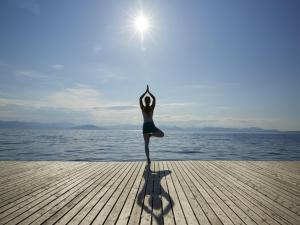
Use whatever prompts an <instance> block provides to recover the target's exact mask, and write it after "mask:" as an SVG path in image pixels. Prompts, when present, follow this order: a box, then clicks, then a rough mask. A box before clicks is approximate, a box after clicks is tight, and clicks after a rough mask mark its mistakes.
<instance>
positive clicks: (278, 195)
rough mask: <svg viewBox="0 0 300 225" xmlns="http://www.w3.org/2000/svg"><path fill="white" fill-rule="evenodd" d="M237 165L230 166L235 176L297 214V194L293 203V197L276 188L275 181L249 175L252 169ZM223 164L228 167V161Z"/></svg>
mask: <svg viewBox="0 0 300 225" xmlns="http://www.w3.org/2000/svg"><path fill="white" fill-rule="evenodd" d="M235 165H236V167H233V166H232V165H231V166H230V167H229V168H230V170H231V171H232V172H234V176H235V177H237V178H238V179H239V180H241V181H242V182H244V183H245V184H246V185H247V186H249V187H251V188H252V189H254V190H255V191H257V192H258V193H260V194H261V195H263V196H265V197H267V198H268V199H270V200H271V201H272V202H276V203H278V204H277V205H278V206H279V205H280V206H282V208H283V207H284V208H286V209H288V210H291V211H293V212H294V213H296V214H297V212H299V206H297V202H298V201H297V200H299V201H300V199H299V198H298V197H297V196H296V195H294V198H295V199H296V202H295V203H293V199H291V198H288V199H286V198H287V197H288V196H286V195H285V194H286V192H285V190H284V189H283V188H282V189H281V191H280V189H275V188H274V184H273V183H271V182H270V183H269V185H268V183H266V182H265V181H264V180H261V179H260V178H258V177H256V176H253V175H252V176H251V175H249V174H250V173H251V171H247V170H245V169H242V168H240V167H239V166H238V164H235ZM223 166H224V167H226V168H228V164H227V163H224V164H223ZM256 180H257V181H256ZM272 185H273V188H271V190H269V189H270V188H269V186H272ZM290 197H291V196H290ZM272 204H274V203H272Z"/></svg>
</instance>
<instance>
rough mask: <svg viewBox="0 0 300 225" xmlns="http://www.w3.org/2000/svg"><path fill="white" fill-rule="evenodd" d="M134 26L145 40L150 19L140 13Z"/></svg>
mask: <svg viewBox="0 0 300 225" xmlns="http://www.w3.org/2000/svg"><path fill="white" fill-rule="evenodd" d="M134 26H135V29H136V30H137V32H138V33H139V34H140V35H141V39H142V40H144V34H145V33H146V32H147V31H148V30H149V26H150V24H149V19H148V18H147V17H146V16H145V15H144V14H143V13H140V14H139V15H137V16H136V17H135V19H134Z"/></svg>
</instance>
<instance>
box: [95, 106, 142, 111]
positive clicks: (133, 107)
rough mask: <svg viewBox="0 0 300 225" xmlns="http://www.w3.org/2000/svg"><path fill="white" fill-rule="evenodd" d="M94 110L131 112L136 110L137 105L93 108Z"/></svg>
mask: <svg viewBox="0 0 300 225" xmlns="http://www.w3.org/2000/svg"><path fill="white" fill-rule="evenodd" d="M94 109H95V110H131V109H138V106H137V105H113V106H104V107H94Z"/></svg>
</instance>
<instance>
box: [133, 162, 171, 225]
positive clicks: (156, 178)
mask: <svg viewBox="0 0 300 225" xmlns="http://www.w3.org/2000/svg"><path fill="white" fill-rule="evenodd" d="M170 173H171V171H170V170H161V171H155V172H154V171H152V170H151V168H150V166H149V165H146V166H145V170H144V174H143V178H144V179H145V182H144V187H143V189H142V190H141V191H140V192H139V194H138V196H137V203H138V205H139V206H141V207H142V209H143V213H144V212H145V213H148V214H150V215H151V217H152V221H153V219H155V221H156V223H157V224H159V225H162V224H163V218H164V215H166V214H168V213H169V212H170V210H171V209H172V207H173V205H174V201H173V199H172V198H171V196H170V195H169V193H168V192H166V190H165V189H164V188H163V187H162V186H161V180H162V178H163V177H165V176H167V175H169V174H170ZM142 216H143V215H142ZM153 222H154V221H153ZM153 222H152V223H153ZM154 223H155V222H154Z"/></svg>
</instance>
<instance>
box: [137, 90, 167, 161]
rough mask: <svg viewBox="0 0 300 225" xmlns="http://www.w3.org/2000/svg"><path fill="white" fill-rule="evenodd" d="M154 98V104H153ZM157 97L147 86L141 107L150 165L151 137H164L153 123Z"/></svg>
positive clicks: (146, 150)
mask: <svg viewBox="0 0 300 225" xmlns="http://www.w3.org/2000/svg"><path fill="white" fill-rule="evenodd" d="M147 93H148V94H149V95H150V97H149V96H146V97H145V95H146V94H147ZM144 97H145V105H144V104H143V98H144ZM151 98H152V104H151V105H150V103H151ZM155 103H156V100H155V97H154V95H153V94H152V93H151V92H150V91H149V86H148V85H147V89H146V91H145V93H143V94H142V95H141V97H140V107H141V110H142V113H143V117H144V124H143V135H144V141H145V153H146V156H147V163H148V164H150V163H151V161H150V157H149V142H150V137H152V136H153V137H163V136H164V132H162V131H161V130H160V129H158V128H157V127H156V126H155V124H154V122H153V112H154V108H155Z"/></svg>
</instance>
